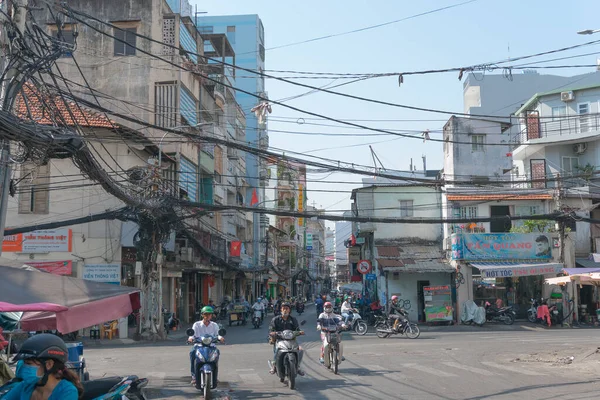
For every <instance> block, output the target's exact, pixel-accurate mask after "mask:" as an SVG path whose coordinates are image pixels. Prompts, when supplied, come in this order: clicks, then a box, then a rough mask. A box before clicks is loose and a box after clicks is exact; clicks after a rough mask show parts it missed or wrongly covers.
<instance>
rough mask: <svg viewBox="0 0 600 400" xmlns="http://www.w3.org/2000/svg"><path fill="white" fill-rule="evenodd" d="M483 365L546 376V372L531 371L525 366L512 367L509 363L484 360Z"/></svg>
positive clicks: (524, 373)
mask: <svg viewBox="0 0 600 400" xmlns="http://www.w3.org/2000/svg"><path fill="white" fill-rule="evenodd" d="M481 363H482V364H483V365H487V366H488V367H492V368H498V369H503V370H505V371H510V372H516V373H518V374H523V375H530V376H545V375H546V374H542V373H540V372H535V371H530V370H527V369H524V368H517V367H511V366H509V365H502V364H496V363H494V362H490V361H482V362H481Z"/></svg>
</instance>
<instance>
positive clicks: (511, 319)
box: [503, 313, 515, 325]
mask: <svg viewBox="0 0 600 400" xmlns="http://www.w3.org/2000/svg"><path fill="white" fill-rule="evenodd" d="M503 322H504V325H512V324H514V323H515V316H514V315H513V314H512V313H507V314H506V315H504V319H503Z"/></svg>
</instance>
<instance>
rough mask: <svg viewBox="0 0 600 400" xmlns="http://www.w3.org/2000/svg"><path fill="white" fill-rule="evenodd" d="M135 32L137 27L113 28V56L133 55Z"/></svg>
mask: <svg viewBox="0 0 600 400" xmlns="http://www.w3.org/2000/svg"><path fill="white" fill-rule="evenodd" d="M136 34H137V28H122V29H120V28H115V29H114V35H115V56H135V47H136V42H137V40H136V39H137V36H136ZM123 42H125V43H123Z"/></svg>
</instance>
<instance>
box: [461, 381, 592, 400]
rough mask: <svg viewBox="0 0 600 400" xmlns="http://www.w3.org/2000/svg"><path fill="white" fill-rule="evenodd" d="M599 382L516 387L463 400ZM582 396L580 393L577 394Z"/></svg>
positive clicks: (561, 395) (476, 399) (479, 399)
mask: <svg viewBox="0 0 600 400" xmlns="http://www.w3.org/2000/svg"><path fill="white" fill-rule="evenodd" d="M598 382H600V379H592V380H589V381H579V382H564V383H555V384H544V385H529V386H522V387H516V388H511V389H506V390H502V391H500V392H495V393H489V394H485V395H481V396H474V397H468V398H465V399H464V400H484V399H491V398H494V397H496V396H502V395H516V396H519V393H524V392H528V391H530V390H537V389H544V390H546V391H547V390H548V389H551V388H559V387H567V386H575V385H584V384H587V383H598ZM579 394H582V393H578V395H579ZM521 396H524V394H521ZM564 396H565V395H564V394H557V395H556V396H554V397H547V398H546V400H549V399H553V398H559V397H560V398H563V397H564ZM597 396H598V392H594V398H597ZM577 398H578V399H583V398H584V397H577Z"/></svg>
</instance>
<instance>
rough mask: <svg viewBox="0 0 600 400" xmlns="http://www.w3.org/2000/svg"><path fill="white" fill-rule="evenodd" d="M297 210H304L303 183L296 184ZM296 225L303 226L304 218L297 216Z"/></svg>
mask: <svg viewBox="0 0 600 400" xmlns="http://www.w3.org/2000/svg"><path fill="white" fill-rule="evenodd" d="M298 212H304V185H298ZM298 226H304V218H298Z"/></svg>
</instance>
